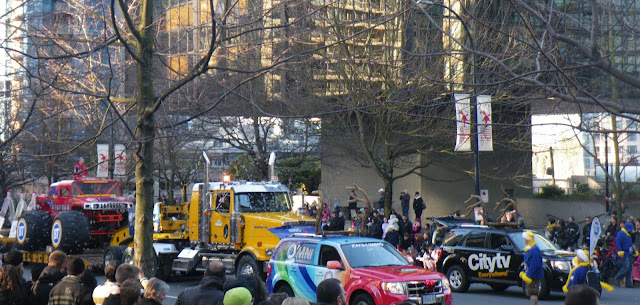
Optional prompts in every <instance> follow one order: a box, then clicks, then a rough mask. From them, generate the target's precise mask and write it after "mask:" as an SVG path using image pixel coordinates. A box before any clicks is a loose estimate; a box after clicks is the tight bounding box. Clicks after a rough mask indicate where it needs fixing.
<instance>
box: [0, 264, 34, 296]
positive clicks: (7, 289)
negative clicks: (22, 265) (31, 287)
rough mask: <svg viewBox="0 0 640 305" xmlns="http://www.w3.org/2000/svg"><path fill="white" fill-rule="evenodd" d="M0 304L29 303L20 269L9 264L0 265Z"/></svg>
mask: <svg viewBox="0 0 640 305" xmlns="http://www.w3.org/2000/svg"><path fill="white" fill-rule="evenodd" d="M0 304H3V305H23V304H25V305H26V304H30V302H29V299H28V297H27V293H26V289H25V286H24V280H23V279H22V275H20V270H19V269H18V267H16V266H14V265H11V264H4V265H2V267H0Z"/></svg>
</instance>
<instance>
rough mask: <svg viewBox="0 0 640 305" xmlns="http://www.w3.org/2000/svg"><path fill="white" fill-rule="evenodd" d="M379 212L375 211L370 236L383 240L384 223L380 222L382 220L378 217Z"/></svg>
mask: <svg viewBox="0 0 640 305" xmlns="http://www.w3.org/2000/svg"><path fill="white" fill-rule="evenodd" d="M378 215H379V214H378V211H377V210H374V211H373V216H371V218H370V221H369V223H370V224H371V225H370V226H369V236H370V237H373V238H378V239H382V233H383V232H382V222H381V221H380V218H379V217H378Z"/></svg>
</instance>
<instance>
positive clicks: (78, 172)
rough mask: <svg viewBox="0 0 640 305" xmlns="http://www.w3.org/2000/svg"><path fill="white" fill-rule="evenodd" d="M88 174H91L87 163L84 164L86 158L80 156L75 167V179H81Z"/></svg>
mask: <svg viewBox="0 0 640 305" xmlns="http://www.w3.org/2000/svg"><path fill="white" fill-rule="evenodd" d="M87 176H89V171H88V170H87V165H86V164H84V158H83V157H80V159H78V162H77V163H76V165H75V166H74V167H73V179H81V178H83V177H87Z"/></svg>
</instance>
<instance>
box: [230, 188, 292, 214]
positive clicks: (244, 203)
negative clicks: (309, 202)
mask: <svg viewBox="0 0 640 305" xmlns="http://www.w3.org/2000/svg"><path fill="white" fill-rule="evenodd" d="M235 197H236V198H235V199H236V200H235V210H236V212H244V213H260V212H289V211H291V202H290V199H289V193H286V192H264V193H260V192H255V193H236V196H235Z"/></svg>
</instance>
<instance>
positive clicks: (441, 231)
mask: <svg viewBox="0 0 640 305" xmlns="http://www.w3.org/2000/svg"><path fill="white" fill-rule="evenodd" d="M436 227H437V228H436V230H435V231H434V232H433V237H432V238H431V244H433V245H436V246H440V245H441V244H442V242H443V241H444V237H445V235H446V234H447V230H448V229H449V228H447V226H445V225H443V224H441V223H439V222H436Z"/></svg>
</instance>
